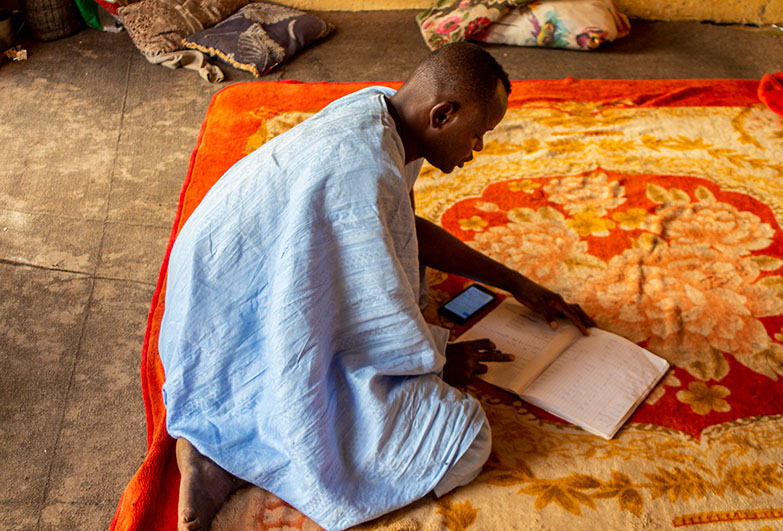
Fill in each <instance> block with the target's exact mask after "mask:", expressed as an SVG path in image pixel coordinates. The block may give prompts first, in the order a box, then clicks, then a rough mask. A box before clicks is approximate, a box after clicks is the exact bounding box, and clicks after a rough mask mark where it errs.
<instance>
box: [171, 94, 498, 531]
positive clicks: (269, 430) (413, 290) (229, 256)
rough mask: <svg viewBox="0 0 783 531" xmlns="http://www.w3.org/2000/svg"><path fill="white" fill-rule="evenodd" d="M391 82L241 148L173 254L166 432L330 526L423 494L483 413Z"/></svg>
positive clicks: (477, 426)
mask: <svg viewBox="0 0 783 531" xmlns="http://www.w3.org/2000/svg"><path fill="white" fill-rule="evenodd" d="M384 94H386V95H391V94H393V91H391V90H390V89H385V88H381V87H371V88H368V89H364V90H362V91H359V92H356V93H354V94H351V95H349V96H346V97H344V98H341V99H340V100H337V101H336V102H334V103H332V104H331V105H329V106H328V107H326V108H325V109H324V110H322V111H321V112H320V113H318V114H317V115H315V116H314V117H312V118H310V119H309V120H307V121H305V122H303V123H302V124H300V125H298V126H297V127H295V128H293V129H292V130H290V131H288V132H286V133H284V134H282V135H280V136H278V137H277V138H275V139H273V140H271V141H269V142H268V143H267V144H265V145H264V146H262V147H261V148H260V149H258V150H257V151H255V152H253V153H252V154H250V155H248V156H247V157H245V158H244V159H242V160H240V161H239V162H238V163H237V164H236V165H234V166H233V167H232V168H231V169H230V170H229V171H228V172H227V173H226V174H225V175H224V176H223V177H222V178H221V179H220V180H219V181H218V182H217V183H216V184H215V186H214V187H213V188H212V189H211V190H210V191H209V193H208V194H207V195H206V197H205V198H204V200H203V201H202V202H201V204H200V205H199V206H198V208H196V210H195V211H194V212H193V214H192V215H191V217H190V218H189V219H188V221H187V223H186V224H185V225H184V227H183V228H182V231H181V232H180V234H179V236H178V238H177V241H176V243H175V245H174V248H173V250H172V253H171V259H170V263H169V269H168V279H167V283H168V284H167V288H166V306H165V308H166V309H165V314H164V317H163V321H162V325H161V332H160V342H159V347H160V355H161V359H162V361H163V365H164V368H165V371H166V383H165V385H164V386H163V393H164V400H165V404H166V408H167V419H166V420H167V428H168V431H169V433H170V434H171V435H172V436H173V437H185V438H186V439H188V440H189V441H190V442H191V443H192V444H193V445H194V446H195V447H196V448H197V449H198V450H199V451H200V452H201V453H202V454H204V455H206V456H208V457H210V458H211V459H212V460H214V461H215V462H216V463H217V464H218V465H220V466H221V467H223V468H224V469H226V470H228V471H229V472H231V473H232V474H234V475H236V476H238V477H240V478H243V479H245V480H247V481H249V482H251V483H253V484H255V485H258V486H260V487H262V488H264V489H267V490H269V491H270V492H272V493H274V494H276V495H277V496H279V497H280V498H282V499H283V500H285V501H287V502H288V503H290V504H291V505H293V506H294V507H296V508H297V509H299V510H300V511H302V512H303V513H304V514H305V515H307V516H309V517H310V518H312V519H313V520H315V522H317V523H318V524H320V525H321V526H323V527H325V528H327V529H342V528H345V527H349V526H351V525H354V524H357V523H360V522H363V521H366V520H369V519H372V518H374V517H376V516H379V515H381V514H384V513H386V512H389V511H391V510H394V509H396V508H398V507H401V506H404V505H406V504H408V503H410V502H412V501H414V500H416V499H418V498H420V497H422V496H424V495H426V494H427V493H428V492H430V491H431V490H432V488H433V487H434V486H435V485H436V484H437V483H438V481H439V480H440V479H441V478H442V477H443V475H444V474H445V473H446V472H447V470H448V469H449V468H450V467H451V466H452V465H453V464H454V463H455V462H456V461H457V460H458V459H459V458H460V456H462V455H463V453H465V451H466V450H467V449H468V447H469V446H470V444H471V443H472V441H473V439H474V438H475V437H476V435H477V433H478V431H479V429H480V428H481V426H482V424H483V422H484V420H485V417H484V413H483V411H482V409H481V407H480V405H479V403H478V401H477V400H475V399H474V398H472V397H470V396H468V395H465V394H464V393H462V392H460V391H458V390H456V389H454V388H452V387H450V386H448V385H446V384H445V383H444V382H443V381H442V380H441V378H440V377H439V376H438V374H439V372H440V371H441V369H442V367H443V364H444V361H445V358H444V356H443V350H444V348H445V337H444V335H443V334H441V333H434V332H433V329H431V328H430V327H429V326H428V325H427V323H426V322H425V321H424V318H423V317H422V314H421V312H420V310H419V307H418V300H419V280H420V279H419V262H418V244H417V240H416V232H415V221H414V214H413V211H412V208H411V205H410V201H409V192H410V190H411V188H412V186H413V183H414V181H415V179H416V177H417V174H418V171H419V168H420V166H421V163H420V162H418V163H412V164H409V165H408V166H406V165H405V154H404V150H403V145H402V141H401V139H400V137H399V135H398V133H397V131H396V128H395V125H394V121H393V119H392V117H391V115H390V114H389V111H388V109H387V106H386V101H385V99H384V97H383V95H384ZM438 330H440V329H438ZM440 332H443V331H442V330H440ZM436 336H438V337H436Z"/></svg>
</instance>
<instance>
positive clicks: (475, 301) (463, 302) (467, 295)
mask: <svg viewBox="0 0 783 531" xmlns="http://www.w3.org/2000/svg"><path fill="white" fill-rule="evenodd" d="M497 298H498V296H497V294H496V293H495V292H493V291H491V290H489V289H487V288H485V287H484V286H480V285H479V284H471V285H470V286H468V287H467V288H465V289H464V290H462V291H461V292H460V293H458V294H457V295H455V296H454V297H453V298H452V299H450V300H449V301H448V302H446V303H445V304H443V305H442V306H441V307H440V308H438V311H439V312H440V313H441V315H443V316H445V317H447V318H448V319H451V320H452V321H454V322H455V323H457V324H465V323H467V322H468V321H470V320H471V319H473V318H474V317H476V315H478V314H479V313H481V310H483V309H485V308H486V307H487V306H489V305H490V304H492V302H493V301H494V300H495V299H497Z"/></svg>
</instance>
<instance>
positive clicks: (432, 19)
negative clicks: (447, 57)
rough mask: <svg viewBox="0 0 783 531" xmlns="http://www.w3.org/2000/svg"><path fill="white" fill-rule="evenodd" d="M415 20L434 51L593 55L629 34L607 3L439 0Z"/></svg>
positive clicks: (624, 19) (624, 20)
mask: <svg viewBox="0 0 783 531" xmlns="http://www.w3.org/2000/svg"><path fill="white" fill-rule="evenodd" d="M416 19H417V21H418V23H419V28H420V29H421V33H422V36H423V37H424V40H425V41H426V43H427V45H428V46H429V47H430V48H431V49H433V50H434V49H436V48H438V47H440V46H442V45H444V44H446V43H448V42H456V41H461V40H473V41H479V42H490V43H497V44H515V45H520V46H546V47H553V48H573V49H577V50H593V49H595V48H597V47H598V46H600V44H601V43H603V42H607V41H613V40H614V39H618V38H620V37H623V36H625V35H627V34H628V32H629V30H630V24H629V23H628V18H627V17H626V16H625V15H623V14H622V13H620V12H619V11H617V9H615V7H614V5H613V4H612V1H611V0H536V1H532V0H508V1H506V2H497V1H495V2H493V1H491V0H483V1H482V0H457V1H452V0H439V1H438V3H437V4H436V5H435V6H433V7H432V8H430V9H428V10H427V11H424V12H422V13H420V14H419V15H418V16H417V17H416Z"/></svg>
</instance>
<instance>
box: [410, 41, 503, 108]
mask: <svg viewBox="0 0 783 531" xmlns="http://www.w3.org/2000/svg"><path fill="white" fill-rule="evenodd" d="M409 79H410V80H411V81H413V80H415V81H416V82H422V83H426V84H427V85H430V87H432V88H433V89H435V91H436V92H437V93H440V94H443V95H446V94H448V95H451V96H452V97H455V99H457V100H463V101H477V102H482V103H483V102H486V101H488V100H490V99H492V97H494V95H495V88H496V87H497V84H498V82H500V83H502V84H503V88H504V89H505V90H506V94H507V95H508V94H510V93H511V83H509V80H508V74H506V72H505V71H504V70H503V67H502V66H500V64H498V62H497V61H496V60H495V58H494V57H492V55H491V54H490V53H489V52H487V51H486V50H484V49H483V48H481V47H479V46H477V45H475V44H470V43H467V42H456V43H451V44H446V45H444V46H442V47H440V48H438V49H437V50H435V51H434V52H432V53H431V54H429V55H427V56H426V57H425V58H424V59H422V60H421V62H420V63H419V65H418V66H417V67H416V69H415V70H414V71H413V73H412V74H411V76H410V78H409ZM463 98H464V99H463Z"/></svg>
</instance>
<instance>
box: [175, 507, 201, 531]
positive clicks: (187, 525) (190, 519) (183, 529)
mask: <svg viewBox="0 0 783 531" xmlns="http://www.w3.org/2000/svg"><path fill="white" fill-rule="evenodd" d="M178 528H179V531H198V530H199V529H201V521H200V520H199V519H198V516H196V512H195V511H194V510H193V509H185V510H184V511H182V514H181V515H180V517H179V526H178Z"/></svg>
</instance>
